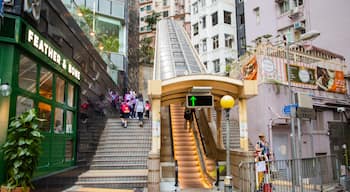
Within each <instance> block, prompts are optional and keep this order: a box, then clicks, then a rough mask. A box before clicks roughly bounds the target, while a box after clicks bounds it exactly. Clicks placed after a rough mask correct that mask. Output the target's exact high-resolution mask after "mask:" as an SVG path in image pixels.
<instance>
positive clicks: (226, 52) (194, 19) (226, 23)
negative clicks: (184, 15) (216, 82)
mask: <svg viewBox="0 0 350 192" xmlns="http://www.w3.org/2000/svg"><path fill="white" fill-rule="evenodd" d="M235 16H236V8H235V2H234V1H228V0H224V1H210V0H192V1H191V40H192V44H193V46H194V48H195V49H196V50H197V52H198V54H199V57H200V59H201V61H202V63H203V64H204V65H205V66H206V67H207V71H208V72H210V73H216V74H226V72H227V70H226V68H227V67H226V66H228V65H230V63H232V61H233V60H236V59H237V51H236V50H237V39H236V19H235Z"/></svg>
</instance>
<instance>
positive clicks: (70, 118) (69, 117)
mask: <svg viewBox="0 0 350 192" xmlns="http://www.w3.org/2000/svg"><path fill="white" fill-rule="evenodd" d="M73 118H74V117H73V113H72V112H71V111H67V117H66V133H73Z"/></svg>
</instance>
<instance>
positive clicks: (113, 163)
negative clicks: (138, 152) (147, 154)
mask: <svg viewBox="0 0 350 192" xmlns="http://www.w3.org/2000/svg"><path fill="white" fill-rule="evenodd" d="M91 165H97V166H99V165H103V166H107V165H108V166H116V165H123V166H124V165H147V159H140V160H132V161H131V160H124V161H121V160H119V161H111V160H93V161H92V163H91Z"/></svg>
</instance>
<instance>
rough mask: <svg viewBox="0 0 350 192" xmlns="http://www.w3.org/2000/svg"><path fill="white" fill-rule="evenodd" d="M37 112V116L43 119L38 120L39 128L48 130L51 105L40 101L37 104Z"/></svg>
mask: <svg viewBox="0 0 350 192" xmlns="http://www.w3.org/2000/svg"><path fill="white" fill-rule="evenodd" d="M38 108H39V110H38V111H39V113H38V116H39V118H40V119H43V120H44V121H40V122H39V128H40V129H41V130H42V131H50V122H51V105H48V104H46V103H42V102H40V103H39V104H38Z"/></svg>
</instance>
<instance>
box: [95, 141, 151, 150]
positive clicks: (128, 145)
mask: <svg viewBox="0 0 350 192" xmlns="http://www.w3.org/2000/svg"><path fill="white" fill-rule="evenodd" d="M150 147H151V142H150V143H149V144H145V145H142V146H140V145H139V144H137V143H135V144H120V145H111V146H108V145H104V146H98V147H97V150H108V149H113V150H117V151H119V150H123V149H125V148H127V149H131V150H134V148H137V149H143V150H147V149H149V148H150Z"/></svg>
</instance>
